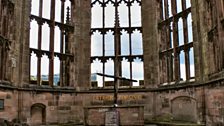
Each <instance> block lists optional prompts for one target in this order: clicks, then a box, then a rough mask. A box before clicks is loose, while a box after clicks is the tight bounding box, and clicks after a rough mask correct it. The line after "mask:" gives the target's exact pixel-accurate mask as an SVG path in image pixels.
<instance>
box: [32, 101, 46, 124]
mask: <svg viewBox="0 0 224 126" xmlns="http://www.w3.org/2000/svg"><path fill="white" fill-rule="evenodd" d="M45 122H46V106H45V105H44V104H41V103H36V104H33V105H32V106H31V124H32V126H35V125H36V126H38V125H40V124H44V123H45Z"/></svg>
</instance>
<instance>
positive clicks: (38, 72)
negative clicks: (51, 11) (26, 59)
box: [37, 0, 43, 85]
mask: <svg viewBox="0 0 224 126" xmlns="http://www.w3.org/2000/svg"><path fill="white" fill-rule="evenodd" d="M42 12H43V0H39V17H41V18H42ZM37 23H38V45H37V47H38V50H39V51H40V50H41V45H42V25H43V23H42V22H37ZM40 83H41V56H40V55H38V56H37V84H38V85H40Z"/></svg>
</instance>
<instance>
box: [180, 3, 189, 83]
mask: <svg viewBox="0 0 224 126" xmlns="http://www.w3.org/2000/svg"><path fill="white" fill-rule="evenodd" d="M182 8H183V11H185V10H186V0H182ZM182 19H183V28H184V29H183V30H184V45H185V47H184V52H185V55H184V56H185V69H186V80H189V79H190V58H189V50H190V48H187V47H186V45H187V43H188V41H189V39H188V23H187V15H184V16H183V17H182Z"/></svg>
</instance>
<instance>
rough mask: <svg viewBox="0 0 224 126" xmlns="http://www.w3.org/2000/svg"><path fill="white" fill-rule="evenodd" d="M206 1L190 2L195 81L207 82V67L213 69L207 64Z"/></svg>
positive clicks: (207, 23) (207, 21)
mask: <svg viewBox="0 0 224 126" xmlns="http://www.w3.org/2000/svg"><path fill="white" fill-rule="evenodd" d="M206 3H207V1H205V0H191V4H192V7H191V8H192V10H191V11H192V20H193V23H192V25H193V41H194V43H193V46H194V60H195V79H196V81H199V82H200V81H204V80H207V77H208V74H209V67H214V66H212V64H210V63H209V60H211V58H209V57H210V56H212V52H211V50H210V47H209V42H208V31H209V29H208V28H209V25H210V23H209V19H208V17H207V14H206V13H207V9H208V8H207V7H208V6H207V5H206Z"/></svg>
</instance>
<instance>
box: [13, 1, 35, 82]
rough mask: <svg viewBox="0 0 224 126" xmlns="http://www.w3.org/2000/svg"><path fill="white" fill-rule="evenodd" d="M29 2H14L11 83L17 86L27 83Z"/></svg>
mask: <svg viewBox="0 0 224 126" xmlns="http://www.w3.org/2000/svg"><path fill="white" fill-rule="evenodd" d="M30 12H31V0H22V1H21V0H16V1H15V14H14V15H15V18H14V20H16V21H15V42H14V43H13V44H12V50H13V53H12V57H13V58H15V61H14V62H15V68H14V73H13V74H12V76H13V82H14V83H15V84H17V85H18V86H22V84H27V83H29V74H30V72H29V71H30V69H29V58H30V49H29V33H30Z"/></svg>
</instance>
